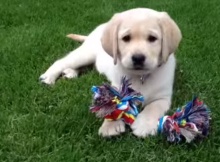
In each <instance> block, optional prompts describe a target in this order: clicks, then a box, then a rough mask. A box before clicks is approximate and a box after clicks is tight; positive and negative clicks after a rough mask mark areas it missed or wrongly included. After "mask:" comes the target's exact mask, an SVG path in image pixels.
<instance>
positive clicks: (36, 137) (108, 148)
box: [0, 0, 220, 162]
mask: <svg viewBox="0 0 220 162" xmlns="http://www.w3.org/2000/svg"><path fill="white" fill-rule="evenodd" d="M134 7H149V8H153V9H157V10H165V11H167V12H168V13H169V14H170V15H171V16H172V17H173V19H174V20H175V21H176V22H177V23H178V24H179V26H180V28H181V30H182V33H183V40H182V42H181V45H180V48H179V50H178V52H177V59H178V66H177V70H176V82H175V86H174V97H173V106H172V107H173V108H172V111H174V110H175V108H176V107H178V106H181V105H183V104H184V103H185V102H186V101H188V100H190V99H191V98H192V96H193V95H194V94H197V95H199V96H200V97H201V98H202V99H203V100H204V101H205V102H206V103H207V104H208V105H209V106H210V107H211V110H212V117H213V121H212V125H211V127H212V129H211V133H210V135H209V137H208V138H207V139H205V140H204V141H202V142H198V141H197V142H193V143H191V144H186V143H182V144H178V145H174V144H169V143H168V142H166V140H165V139H164V138H163V137H161V136H156V137H149V138H146V139H144V140H143V139H137V138H136V137H134V136H133V135H132V134H131V132H129V131H128V132H127V133H125V134H124V135H122V136H120V137H117V138H112V139H103V138H101V137H99V136H98V135H97V131H98V128H99V126H100V125H101V120H98V119H97V118H95V116H94V115H93V114H91V113H89V111H88V107H89V105H90V103H91V92H90V87H91V86H92V85H98V84H101V83H102V82H103V81H105V78H104V77H103V76H100V75H99V74H98V73H97V72H95V71H94V70H91V71H87V72H86V73H84V74H83V75H82V76H81V77H79V78H78V79H76V80H62V79H61V80H59V81H57V83H56V84H55V85H54V86H52V87H47V86H44V85H42V84H40V83H39V81H38V77H39V76H40V74H41V73H43V72H44V71H45V70H46V69H47V68H48V67H49V65H50V64H51V63H52V62H53V61H55V60H56V59H57V58H59V57H62V56H64V54H66V53H67V52H68V51H70V50H72V49H73V48H75V47H77V46H78V45H79V44H77V43H74V42H73V41H71V40H69V39H67V38H65V35H66V34H68V33H82V34H88V33H89V32H90V31H91V30H92V29H93V28H94V27H95V26H96V25H98V24H100V23H102V22H104V21H107V20H108V19H109V18H110V17H111V16H112V14H113V13H115V12H118V11H123V10H126V9H129V8H134ZM219 15H220V2H219V0H212V1H208V0H167V1H165V0H138V1H133V0H121V1H120V2H119V1H107V0H106V1H104V0H103V1H102V0H87V1H83V0H72V1H71V0H66V1H61V0H47V1H46V0H35V1H34V0H26V1H25V0H0V17H1V18H0V46H1V47H0V161H2V162H3V161H7V162H13V161H16V162H18V161H21V162H24V161H31V162H34V161H40V162H44V161H45V162H47V161H51V162H52V161H53V162H54V161H57V162H60V161H65V162H68V161H71V162H73V161H74V162H84V161H88V162H90V161H91V162H92V161H94V162H99V161H100V162H101V161H102V162H113V161H115V162H117V161H128V162H136V161H140V162H142V161H143V162H145V161H154V162H166V161H176V162H178V161H182V162H184V161H186V162H191V161H193V162H197V161H210V162H215V161H219V160H220V157H219V154H220V126H219V125H220V107H219V103H220V93H219V89H220V46H219V44H220V32H219V30H220V19H219Z"/></svg>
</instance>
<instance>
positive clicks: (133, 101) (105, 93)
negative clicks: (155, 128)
mask: <svg viewBox="0 0 220 162" xmlns="http://www.w3.org/2000/svg"><path fill="white" fill-rule="evenodd" d="M121 82H122V84H121V85H122V86H121V88H120V90H119V91H118V90H117V89H116V88H115V87H112V86H110V85H109V84H104V85H102V86H99V87H97V86H93V87H92V92H93V93H94V96H93V98H94V102H93V106H91V107H90V110H91V111H92V112H93V113H96V116H97V117H99V118H105V119H107V120H118V119H123V120H124V122H125V123H126V124H128V125H131V124H132V123H133V122H134V120H135V117H136V116H137V115H138V108H137V106H138V105H140V104H141V103H142V102H143V101H144V98H143V96H141V94H140V93H137V92H135V91H134V90H133V89H132V88H131V87H130V85H131V84H130V83H129V80H128V79H126V78H125V77H123V78H122V81H121Z"/></svg>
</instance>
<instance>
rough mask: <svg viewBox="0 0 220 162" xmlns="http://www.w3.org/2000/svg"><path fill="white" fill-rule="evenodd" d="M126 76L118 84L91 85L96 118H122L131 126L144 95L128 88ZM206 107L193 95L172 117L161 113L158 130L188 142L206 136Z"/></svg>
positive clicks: (207, 120) (208, 116) (170, 136)
mask: <svg viewBox="0 0 220 162" xmlns="http://www.w3.org/2000/svg"><path fill="white" fill-rule="evenodd" d="M130 86H131V83H129V80H128V79H126V77H123V78H122V80H121V87H120V89H119V90H117V88H115V87H112V86H110V85H109V84H103V85H101V86H93V87H92V92H93V105H92V106H91V107H90V111H91V112H92V113H95V114H96V116H97V117H99V118H105V119H107V120H110V121H112V120H119V119H122V120H123V121H124V122H125V123H126V124H128V125H131V124H132V123H133V122H134V120H135V118H136V117H137V115H138V106H139V105H141V103H143V101H144V97H143V96H142V95H141V94H140V93H138V92H136V91H135V90H134V89H132V88H131V87H130ZM210 119H211V117H210V110H209V109H208V107H207V105H205V104H204V103H203V102H201V101H199V99H198V98H197V97H195V98H194V99H193V100H192V101H190V102H188V103H187V104H186V105H185V106H183V107H182V108H178V109H177V110H176V112H175V113H174V114H173V115H172V116H163V117H161V118H160V119H159V120H158V133H162V134H164V135H165V136H166V137H167V141H169V142H176V143H178V142H180V141H182V139H184V138H185V139H186V142H191V141H192V140H193V139H195V138H196V137H206V136H207V135H208V132H209V121H210Z"/></svg>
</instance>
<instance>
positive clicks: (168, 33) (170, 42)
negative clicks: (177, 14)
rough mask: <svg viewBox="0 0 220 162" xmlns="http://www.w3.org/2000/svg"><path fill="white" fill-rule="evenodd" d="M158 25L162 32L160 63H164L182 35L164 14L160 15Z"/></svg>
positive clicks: (174, 49)
mask: <svg viewBox="0 0 220 162" xmlns="http://www.w3.org/2000/svg"><path fill="white" fill-rule="evenodd" d="M159 25H160V27H161V31H162V48H161V52H162V60H161V61H162V63H164V62H166V61H167V59H168V57H169V55H170V54H171V53H174V52H175V51H176V49H177V47H178V46H179V43H180V41H181V39H182V34H181V31H180V29H179V27H178V26H177V24H176V23H175V22H174V21H173V20H172V19H171V18H170V16H169V15H168V14H167V13H166V12H162V13H161V17H160V18H159Z"/></svg>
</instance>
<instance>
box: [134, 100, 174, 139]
mask: <svg viewBox="0 0 220 162" xmlns="http://www.w3.org/2000/svg"><path fill="white" fill-rule="evenodd" d="M169 108H170V99H159V100H156V101H153V102H152V103H150V104H149V105H147V106H146V107H145V108H144V110H143V111H142V112H141V113H140V114H139V115H138V116H137V118H136V120H135V121H134V123H133V124H132V126H131V128H132V130H133V134H134V135H136V136H138V137H146V136H148V135H155V134H156V133H157V123H158V119H159V118H160V117H161V116H163V115H164V114H165V112H166V111H167V110H168V109H169Z"/></svg>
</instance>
